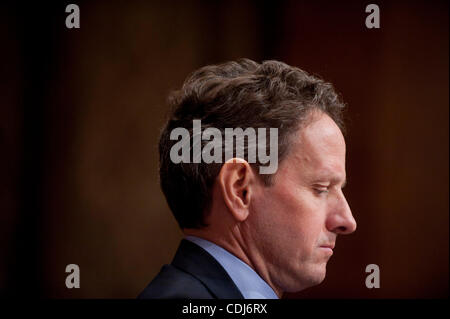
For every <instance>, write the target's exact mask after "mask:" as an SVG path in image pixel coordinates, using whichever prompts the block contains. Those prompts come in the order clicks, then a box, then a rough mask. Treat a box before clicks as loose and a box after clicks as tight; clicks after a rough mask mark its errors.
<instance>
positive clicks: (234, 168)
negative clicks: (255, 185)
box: [218, 158, 254, 222]
mask: <svg viewBox="0 0 450 319" xmlns="http://www.w3.org/2000/svg"><path fill="white" fill-rule="evenodd" d="M253 178H254V175H253V171H252V169H251V167H250V165H249V164H248V162H247V161H245V160H243V159H240V158H233V159H230V160H228V161H227V162H225V163H224V164H223V166H222V168H221V170H220V172H219V176H218V182H219V187H220V191H221V194H222V197H223V200H224V202H225V205H226V206H227V207H228V210H229V211H230V213H231V214H232V216H233V217H234V218H235V219H236V220H237V221H240V222H242V221H244V220H245V219H247V217H248V214H249V211H248V210H249V206H250V200H251V195H252V189H251V188H252V180H253Z"/></svg>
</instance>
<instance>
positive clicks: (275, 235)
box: [254, 183, 323, 248]
mask: <svg viewBox="0 0 450 319" xmlns="http://www.w3.org/2000/svg"><path fill="white" fill-rule="evenodd" d="M296 187H297V188H296ZM296 187H294V186H293V185H291V184H288V183H285V184H283V185H282V187H281V186H277V185H276V186H274V187H272V188H266V189H265V190H264V192H262V193H261V194H260V197H259V200H258V202H257V204H256V205H255V207H254V210H255V213H256V214H255V216H256V217H257V219H258V220H257V221H256V224H257V225H258V228H260V229H259V230H260V231H262V232H263V233H265V234H266V236H269V237H270V238H272V239H274V240H277V241H278V242H284V243H283V245H285V246H288V245H289V246H290V245H292V246H303V248H307V247H309V246H311V247H312V246H313V244H314V243H315V242H316V240H317V238H318V237H319V236H320V232H321V230H322V228H323V225H322V224H321V223H322V221H321V219H320V207H319V205H318V203H317V200H316V199H314V198H313V195H312V194H310V192H309V191H308V190H306V189H301V188H299V187H298V186H296ZM261 228H263V229H261Z"/></svg>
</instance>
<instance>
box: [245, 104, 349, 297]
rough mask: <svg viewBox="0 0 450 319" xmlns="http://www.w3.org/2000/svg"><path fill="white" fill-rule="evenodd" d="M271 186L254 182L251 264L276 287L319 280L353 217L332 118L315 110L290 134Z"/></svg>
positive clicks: (301, 285) (288, 287)
mask: <svg viewBox="0 0 450 319" xmlns="http://www.w3.org/2000/svg"><path fill="white" fill-rule="evenodd" d="M274 178H275V179H274V184H273V185H272V186H269V187H267V186H264V185H263V183H262V182H261V184H258V185H257V187H255V189H254V193H253V196H252V201H251V207H250V214H249V218H248V220H247V223H248V224H247V226H248V228H247V230H248V232H247V235H248V236H250V237H251V238H250V240H252V242H253V243H255V247H254V249H253V252H252V254H254V256H253V257H254V258H253V259H254V260H263V261H264V262H263V263H264V264H261V263H260V264H259V265H257V266H256V267H257V268H260V269H258V270H259V271H260V272H262V273H264V274H265V275H266V276H265V277H268V278H269V280H270V281H271V283H272V285H273V286H274V287H276V288H277V290H279V291H284V292H295V291H300V290H302V289H305V288H307V287H310V286H313V285H317V284H319V283H320V282H322V281H323V279H324V278H325V273H326V265H327V262H328V260H329V259H330V257H331V256H332V254H333V249H334V246H335V244H336V238H337V235H339V234H350V233H352V232H354V231H355V229H356V222H355V220H354V218H353V216H352V213H351V211H350V207H349V205H348V203H347V201H346V199H345V196H344V194H343V192H342V188H343V186H344V185H345V181H346V172H345V141H344V137H343V135H342V133H341V131H340V129H339V127H338V126H337V125H336V123H335V122H334V121H333V120H332V119H331V118H330V117H329V116H328V115H326V114H324V113H317V114H315V115H314V116H313V118H312V121H310V122H309V124H307V125H306V126H304V127H303V128H301V129H300V130H299V131H298V132H297V134H295V135H294V136H293V139H292V144H291V146H290V151H289V152H288V154H287V156H286V157H285V159H284V160H283V161H282V162H281V164H280V166H279V168H278V171H277V173H276V175H275V176H274Z"/></svg>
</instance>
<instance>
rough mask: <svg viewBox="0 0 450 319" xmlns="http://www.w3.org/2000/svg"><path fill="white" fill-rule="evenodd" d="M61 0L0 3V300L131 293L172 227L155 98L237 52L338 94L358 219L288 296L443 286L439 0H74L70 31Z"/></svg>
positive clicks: (173, 244) (174, 240) (408, 292)
mask: <svg viewBox="0 0 450 319" xmlns="http://www.w3.org/2000/svg"><path fill="white" fill-rule="evenodd" d="M69 3H71V2H63V1H59V2H53V3H49V4H46V5H43V4H42V3H35V4H33V3H29V4H26V5H25V4H23V5H20V4H16V5H5V4H2V5H1V7H0V8H1V11H0V40H1V50H0V58H1V61H0V66H1V76H0V81H1V86H0V107H1V108H0V154H1V156H0V164H1V165H0V181H1V182H0V187H1V189H0V218H1V220H0V236H1V237H0V291H1V294H2V295H3V296H13V297H14V296H16V297H17V296H23V295H24V294H25V295H26V296H28V297H33V296H36V297H43V298H135V297H136V296H137V294H138V293H139V292H140V291H141V290H142V289H143V288H144V287H145V286H146V285H147V283H148V282H149V281H150V280H151V279H152V278H153V276H155V275H156V273H157V272H158V271H159V269H160V267H161V265H162V264H163V263H168V262H170V261H171V259H172V257H173V255H174V253H175V250H176V248H177V245H178V243H179V240H180V239H181V238H182V233H181V231H180V230H179V229H178V228H177V225H176V222H175V220H174V218H173V217H172V216H171V213H170V211H169V209H168V206H167V204H166V202H165V199H164V197H163V195H162V192H161V191H160V188H159V184H158V174H157V160H158V153H157V141H158V134H159V130H160V128H161V126H162V124H163V122H164V119H165V114H166V111H167V109H166V105H165V99H166V97H167V94H168V93H169V92H170V90H172V89H175V88H178V87H179V86H180V85H181V84H182V82H183V80H184V78H185V77H186V76H187V75H188V74H189V73H190V72H192V71H193V70H195V69H197V68H199V67H201V66H204V65H206V64H211V63H218V62H223V61H228V60H232V59H237V58H240V57H247V58H250V59H253V60H256V61H258V62H261V61H263V60H268V59H277V60H281V61H284V62H286V63H288V64H291V65H295V66H298V67H300V68H302V69H304V70H306V71H308V72H310V73H312V74H316V75H319V76H321V77H322V78H324V79H325V80H327V81H330V82H332V83H333V84H334V85H335V87H336V89H337V90H338V91H339V92H340V93H341V94H342V96H343V98H344V100H345V101H346V102H347V104H348V114H347V115H348V122H347V124H348V135H347V149H348V155H347V156H348V157H347V174H348V180H349V183H348V186H347V188H346V195H347V199H348V201H349V203H350V206H351V208H352V210H353V213H354V215H355V218H356V220H357V222H358V229H357V231H356V233H354V234H353V235H351V236H346V237H342V238H339V239H338V245H337V249H336V254H335V255H334V256H333V258H332V259H331V261H330V262H329V264H328V271H327V278H326V280H325V281H324V282H323V283H322V284H320V285H319V286H316V287H314V288H311V289H308V290H305V291H303V292H300V293H297V294H289V295H287V296H286V297H288V298H441V297H448V279H449V278H448V266H449V264H448V261H449V255H448V252H449V238H448V229H449V220H448V216H449V206H448V204H449V203H448V198H449V196H448V194H449V189H448V181H449V174H448V167H449V166H448V155H449V154H448V153H449V151H448V150H449V149H448V139H449V138H448V137H449V124H448V123H449V122H448V109H449V100H448V97H449V94H448V84H449V83H448V70H449V65H448V60H449V50H448V36H449V34H448V30H449V26H448V3H447V1H390V2H385V1H375V2H372V1H371V2H363V1H358V2H357V1H345V2H343V1H339V2H338V1H314V2H313V1H284V2H281V1H280V2H278V1H276V2H275V1H272V2H269V1H267V2H258V1H223V2H216V1H183V2H182V1H176V2H172V1H154V2H153V1H89V2H87V1H74V3H76V4H78V5H79V7H80V11H81V14H80V17H81V28H80V29H67V28H66V27H65V19H66V17H67V15H68V13H66V12H65V7H66V5H68V4H69ZM370 3H376V4H378V5H379V7H380V18H381V28H380V29H367V28H366V27H365V19H366V17H367V15H368V13H366V12H365V7H366V5H368V4H370ZM72 263H74V264H78V265H79V266H80V270H81V288H80V289H67V288H66V286H65V278H66V276H67V275H68V274H66V273H65V267H66V265H67V264H72ZM372 263H374V264H377V265H378V266H379V267H380V273H381V277H380V278H381V282H380V283H381V287H380V288H379V289H368V288H366V286H365V278H366V276H367V275H368V274H366V273H365V267H366V265H368V264H372Z"/></svg>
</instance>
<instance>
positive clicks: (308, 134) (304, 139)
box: [287, 113, 345, 179]
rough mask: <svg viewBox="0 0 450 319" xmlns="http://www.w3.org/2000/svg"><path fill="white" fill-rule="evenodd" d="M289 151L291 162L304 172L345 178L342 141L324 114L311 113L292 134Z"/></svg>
mask: <svg viewBox="0 0 450 319" xmlns="http://www.w3.org/2000/svg"><path fill="white" fill-rule="evenodd" d="M291 152H292V153H291V154H290V155H291V156H289V157H290V158H291V164H293V165H295V166H296V167H297V168H298V166H299V165H300V166H301V168H302V170H303V171H305V173H309V174H314V175H323V176H324V177H332V178H336V179H345V140H344V137H343V135H342V133H341V130H340V129H339V127H338V126H337V125H336V123H335V122H334V121H333V120H332V119H331V118H330V117H329V116H328V115H326V114H324V113H319V114H315V115H313V117H312V118H311V120H310V122H309V123H308V124H307V125H306V126H304V127H302V128H300V129H299V131H298V132H297V134H296V135H295V136H294V140H293V143H292V149H291ZM287 160H289V159H287Z"/></svg>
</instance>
